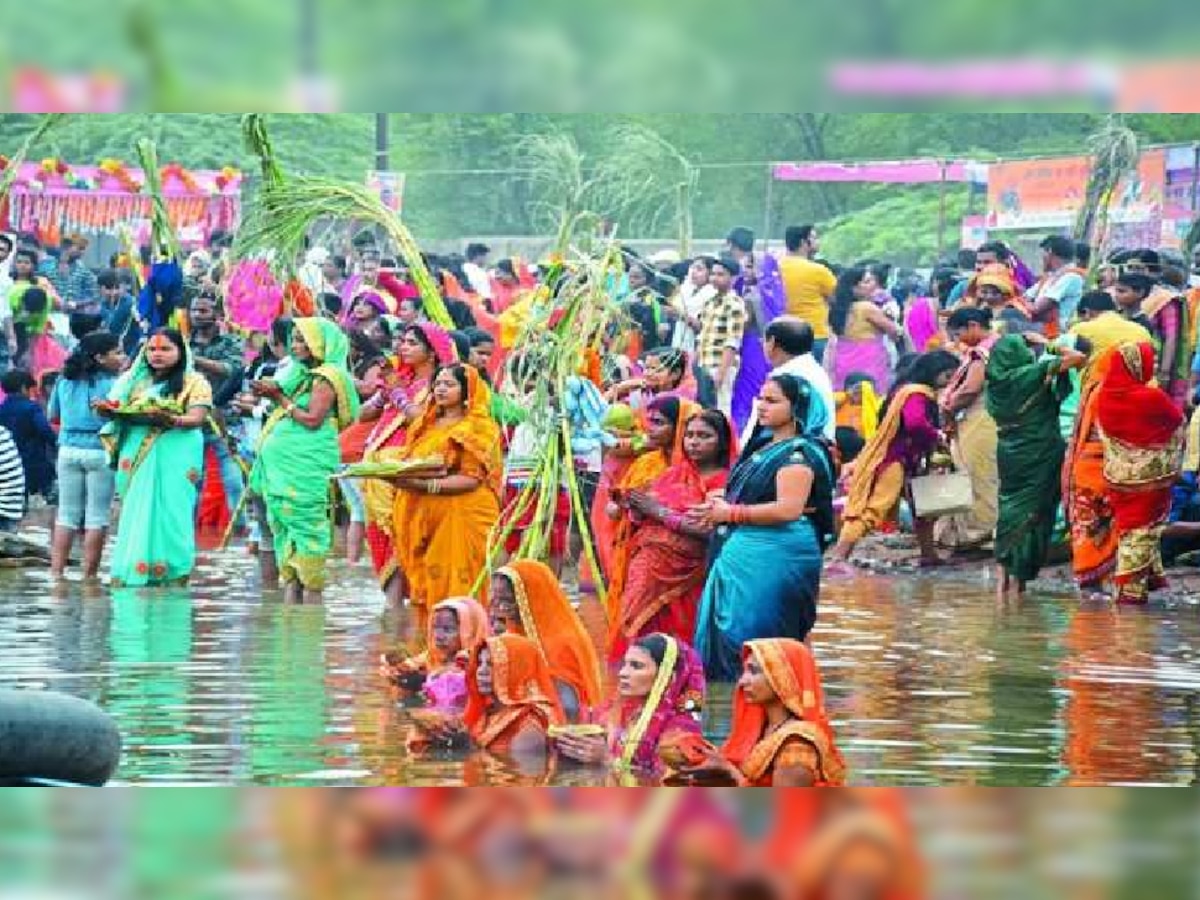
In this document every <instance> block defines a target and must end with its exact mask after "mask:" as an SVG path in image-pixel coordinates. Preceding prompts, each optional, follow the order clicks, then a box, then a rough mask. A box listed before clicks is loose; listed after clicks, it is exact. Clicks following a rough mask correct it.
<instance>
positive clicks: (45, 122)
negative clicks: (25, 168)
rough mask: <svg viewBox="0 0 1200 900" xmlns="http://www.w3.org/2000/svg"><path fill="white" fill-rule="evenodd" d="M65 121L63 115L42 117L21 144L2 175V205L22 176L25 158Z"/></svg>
mask: <svg viewBox="0 0 1200 900" xmlns="http://www.w3.org/2000/svg"><path fill="white" fill-rule="evenodd" d="M64 119H66V115H65V114H63V113H50V114H49V115H45V116H42V118H41V119H40V120H39V121H38V124H37V127H36V128H34V129H33V131H31V132H30V133H29V135H28V136H27V137H26V138H25V140H23V141H22V142H21V146H20V147H18V148H17V152H16V153H14V154H13V155H12V158H11V159H10V160H9V161H8V168H7V169H5V170H4V173H3V175H0V203H3V202H4V201H5V199H6V198H7V197H8V194H9V191H11V190H12V186H13V184H15V183H16V180H17V176H18V175H20V174H21V166H22V165H23V164H24V163H25V158H26V157H27V156H29V151H30V150H32V149H33V147H34V146H35V145H36V144H37V142H38V141H40V140H41V139H42V138H44V137H45V136H46V134H47V132H49V131H50V129H51V128H54V127H55V126H57V125H60V124H62V122H63V120H64Z"/></svg>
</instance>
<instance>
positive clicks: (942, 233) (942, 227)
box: [937, 159, 946, 262]
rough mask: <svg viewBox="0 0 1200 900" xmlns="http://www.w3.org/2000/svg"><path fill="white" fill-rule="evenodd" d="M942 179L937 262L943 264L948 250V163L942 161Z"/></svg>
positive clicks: (939, 202)
mask: <svg viewBox="0 0 1200 900" xmlns="http://www.w3.org/2000/svg"><path fill="white" fill-rule="evenodd" d="M941 167H942V178H941V181H940V182H939V185H938V194H939V196H938V241H937V261H938V262H941V260H942V254H943V253H944V252H945V249H946V161H945V160H944V159H943V160H941Z"/></svg>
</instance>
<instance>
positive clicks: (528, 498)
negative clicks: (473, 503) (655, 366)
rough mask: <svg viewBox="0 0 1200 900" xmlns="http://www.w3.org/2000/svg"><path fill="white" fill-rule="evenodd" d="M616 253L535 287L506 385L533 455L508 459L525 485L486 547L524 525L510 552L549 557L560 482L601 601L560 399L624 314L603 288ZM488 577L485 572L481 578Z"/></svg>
mask: <svg viewBox="0 0 1200 900" xmlns="http://www.w3.org/2000/svg"><path fill="white" fill-rule="evenodd" d="M618 260H619V252H618V250H617V249H616V247H615V246H614V247H610V248H609V249H608V251H607V252H606V253H605V254H604V255H603V256H602V257H600V258H589V259H582V260H580V261H579V262H578V264H577V265H576V266H575V267H574V271H569V270H568V268H567V267H566V266H565V265H563V264H561V263H558V264H555V265H554V266H553V267H552V268H551V271H550V272H549V273H548V275H547V279H546V284H544V285H543V286H542V287H541V288H539V296H538V297H537V298H536V299H535V302H534V304H533V308H532V310H531V312H530V316H529V320H528V321H527V322H526V323H525V327H524V329H523V331H522V333H521V335H520V337H519V339H518V340H517V343H516V347H515V349H514V354H513V357H514V359H515V360H516V361H517V364H516V365H515V366H514V369H513V371H512V372H511V379H512V381H513V382H515V383H516V385H517V386H518V388H522V387H523V388H524V391H523V393H524V405H525V406H526V408H527V409H528V410H529V414H530V420H529V421H528V422H527V423H526V424H527V425H528V426H529V427H531V428H532V429H533V430H534V433H535V439H534V441H533V446H534V451H533V453H532V454H531V455H530V458H529V459H528V460H523V461H516V460H510V471H511V470H512V468H513V464H514V463H516V464H518V465H520V468H521V470H522V480H523V482H524V483H523V485H522V486H521V488H520V490H519V491H518V493H517V496H516V497H515V499H513V501H512V502H510V503H508V504H507V505H506V507H505V509H504V511H503V514H502V515H501V518H500V524H499V526H498V527H497V528H496V529H495V530H494V532H493V533H492V535H491V539H490V542H489V548H490V549H489V560H490V561H491V560H494V559H495V558H496V557H497V555H498V554H499V552H500V550H501V549H502V548H503V547H504V546H505V544H506V542H507V540H508V538H509V536H510V535H511V534H512V532H513V531H514V530H515V529H516V528H518V527H522V526H521V525H520V523H522V522H523V521H524V520H525V518H526V517H527V516H528V515H529V514H530V512H531V511H532V520H531V521H530V522H529V524H528V525H527V526H523V530H522V534H521V542H520V545H519V547H518V549H517V551H516V554H515V555H516V557H517V558H520V559H539V560H543V561H544V560H546V559H547V557H548V555H549V550H550V542H551V535H552V533H553V529H554V516H555V511H556V510H557V507H558V498H559V491H560V490H561V487H562V486H563V484H564V482H565V485H566V488H567V493H568V498H569V501H570V506H571V524H572V528H573V529H575V530H576V531H577V532H578V534H579V535H580V538H581V542H582V544H583V550H584V553H585V554H586V556H587V559H588V563H589V565H590V567H591V570H592V572H593V575H594V578H595V584H596V591H597V594H598V595H599V597H600V600H601V602H602V603H604V602H605V596H604V595H605V589H604V584H603V579H602V575H601V570H600V567H599V564H598V562H597V560H596V557H595V551H594V548H593V546H592V539H591V527H590V524H589V522H590V520H589V511H588V510H587V509H586V508H585V506H584V502H583V494H582V492H581V490H580V486H579V480H578V478H577V477H576V472H575V454H574V449H573V447H572V430H571V422H570V420H569V418H568V417H567V415H566V414H565V408H564V398H565V397H566V396H567V392H568V385H569V382H570V380H571V379H572V378H574V377H577V376H578V373H579V371H580V368H581V365H582V363H583V362H584V360H585V359H586V357H587V355H588V354H589V353H594V352H599V350H600V347H601V344H602V341H603V338H604V335H605V332H606V331H607V329H608V328H609V326H610V325H611V324H612V323H613V322H614V321H616V320H618V319H619V318H620V317H621V316H622V313H621V311H620V309H619V308H618V307H617V305H616V304H615V303H614V302H613V301H612V300H611V298H610V297H609V296H608V294H607V291H606V289H605V287H606V285H607V284H608V283H609V281H610V278H611V276H612V274H613V273H614V272H616V271H618V270H619V269H618V267H619V261H618ZM487 574H488V573H483V575H481V578H482V577H485V576H486V575H487Z"/></svg>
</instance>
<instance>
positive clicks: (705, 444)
mask: <svg viewBox="0 0 1200 900" xmlns="http://www.w3.org/2000/svg"><path fill="white" fill-rule="evenodd" d="M737 453H738V450H737V440H736V439H735V437H734V434H733V428H732V426H731V425H730V424H729V419H727V418H726V417H725V414H724V413H722V412H721V411H720V410H715V409H706V410H704V411H703V412H700V413H698V414H696V415H694V416H692V418H690V419H688V421H687V422H686V424H685V425H684V430H683V458H682V459H680V460H678V461H676V462H675V463H673V464H672V465H671V466H670V468H668V469H667V470H666V471H665V472H663V474H662V475H660V476H659V477H658V478H656V479H655V480H654V481H653V482H652V483H651V484H650V486H649V488H648V489H646V490H645V491H633V492H631V493H630V494H629V495H628V497H627V502H628V505H629V510H630V526H629V527H630V537H629V559H628V562H627V564H626V568H625V580H624V584H623V586H622V591H621V596H620V599H619V601H617V602H618V603H619V606H618V607H617V610H618V615H617V616H615V617H614V618H613V621H612V627H611V631H610V634H609V661H610V662H613V663H615V662H617V661H619V660H621V659H623V658H624V656H625V651H626V649H628V647H629V643H630V642H631V641H634V640H636V639H637V638H639V637H641V636H642V635H645V634H653V633H655V632H659V633H662V634H668V635H671V636H672V637H675V638H678V639H679V640H681V641H689V640H691V638H692V635H693V634H695V632H696V607H697V605H698V604H699V602H700V595H701V594H702V593H703V592H704V579H705V575H706V574H707V566H706V565H705V558H706V556H707V554H708V537H709V535H708V532H707V530H706V529H704V528H703V526H700V525H697V524H694V523H693V522H692V521H691V520H685V519H684V514H686V513H687V512H688V511H689V510H690V509H691V508H692V507H694V506H700V505H702V504H704V503H707V502H708V501H709V500H710V499H712V496H713V495H714V494H715V493H718V492H722V493H723V492H724V490H725V482H726V480H727V479H728V478H729V470H730V468H732V466H733V463H734V462H735V461H736V459H737ZM614 599H615V598H614Z"/></svg>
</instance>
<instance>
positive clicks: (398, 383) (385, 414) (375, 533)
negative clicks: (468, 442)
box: [360, 322, 457, 603]
mask: <svg viewBox="0 0 1200 900" xmlns="http://www.w3.org/2000/svg"><path fill="white" fill-rule="evenodd" d="M456 359H457V356H456V354H455V350H454V342H453V341H451V340H450V336H449V335H448V334H447V333H446V332H445V331H444V330H443V329H441V328H439V327H438V326H437V325H432V324H430V323H428V322H423V323H419V324H415V325H409V326H407V327H406V328H404V329H403V330H402V331H401V332H400V334H399V336H398V337H397V339H396V364H395V366H394V367H392V368H389V369H388V370H387V371H386V372H385V373H384V376H383V386H382V387H381V388H380V390H379V392H378V393H377V394H376V395H375V396H374V397H372V398H371V399H370V400H368V401H367V402H366V403H364V404H363V408H362V415H361V417H360V418H361V420H362V422H363V423H364V424H365V423H368V422H370V423H373V427H372V428H371V430H370V432H369V434H368V435H367V439H366V443H365V444H364V445H363V452H362V459H363V461H364V462H373V463H384V462H396V461H398V460H400V459H402V458H403V455H404V449H403V448H404V444H405V442H406V440H407V439H408V427H409V425H411V424H412V422H413V421H415V420H416V419H417V417H419V416H420V415H421V413H422V411H424V410H425V408H426V407H427V406H428V405H429V392H430V387H431V385H432V383H433V376H434V374H435V373H436V372H437V368H438V366H448V365H450V364H451V363H453V362H454V361H455V360H456ZM363 501H364V504H365V507H366V508H365V513H366V520H367V521H366V537H367V544H368V546H369V547H370V550H371V565H372V566H373V567H374V569H375V575H376V577H377V578H378V579H379V587H380V589H382V590H383V592H384V593H385V594H386V595H387V597H388V599H389V600H390V601H392V603H398V602H399V601H400V599H401V593H402V590H403V583H402V580H403V579H402V573H401V572H400V571H399V569H398V567H397V564H396V561H397V557H396V552H395V548H394V542H395V541H394V536H393V534H392V515H393V511H394V507H395V503H396V488H395V485H393V484H392V483H391V482H390V481H386V480H384V479H382V478H368V479H365V480H364V481H363ZM437 599H442V598H437Z"/></svg>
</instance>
